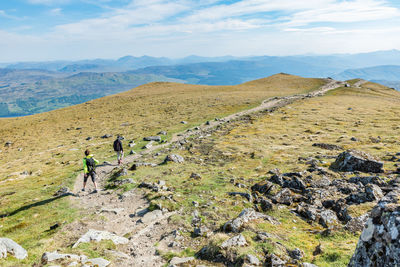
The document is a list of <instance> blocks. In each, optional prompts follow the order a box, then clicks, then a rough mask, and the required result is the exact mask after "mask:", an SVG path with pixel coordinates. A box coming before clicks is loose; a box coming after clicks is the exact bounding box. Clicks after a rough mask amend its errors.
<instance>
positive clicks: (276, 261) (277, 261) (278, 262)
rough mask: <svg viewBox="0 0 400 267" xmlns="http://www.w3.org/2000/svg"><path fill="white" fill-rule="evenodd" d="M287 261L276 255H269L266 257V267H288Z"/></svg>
mask: <svg viewBox="0 0 400 267" xmlns="http://www.w3.org/2000/svg"><path fill="white" fill-rule="evenodd" d="M286 263H287V262H286V261H284V260H282V259H281V258H279V257H278V256H277V255H275V254H268V255H267V256H266V257H265V263H264V266H273V267H275V266H276V267H279V266H286Z"/></svg>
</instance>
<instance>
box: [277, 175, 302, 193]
mask: <svg viewBox="0 0 400 267" xmlns="http://www.w3.org/2000/svg"><path fill="white" fill-rule="evenodd" d="M282 187H284V188H285V187H287V188H290V189H296V190H300V191H304V190H305V189H306V187H307V186H306V184H305V183H304V181H303V180H301V179H300V178H298V177H296V176H293V177H291V179H288V180H284V182H283V185H282Z"/></svg>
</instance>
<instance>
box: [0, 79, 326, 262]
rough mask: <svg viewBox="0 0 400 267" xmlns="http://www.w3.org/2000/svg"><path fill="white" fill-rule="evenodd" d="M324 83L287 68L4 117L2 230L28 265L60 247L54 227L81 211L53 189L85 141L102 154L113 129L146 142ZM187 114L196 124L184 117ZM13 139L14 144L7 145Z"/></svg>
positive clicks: (64, 182) (77, 164)
mask: <svg viewBox="0 0 400 267" xmlns="http://www.w3.org/2000/svg"><path fill="white" fill-rule="evenodd" d="M322 84H324V81H322V80H319V79H304V78H300V77H296V76H290V75H284V74H281V75H275V76H271V77H269V78H266V79H263V80H260V81H257V82H253V83H249V84H243V85H238V86H216V87H213V86H200V85H196V86H193V85H185V84H177V83H151V84H147V85H143V86H140V87H138V88H136V89H134V90H131V91H128V92H124V93H121V94H117V95H113V96H108V97H104V98H101V99H97V100H93V101H90V102H87V103H85V104H80V105H77V106H73V107H68V108H64V109H60V110H56V111H52V112H48V113H42V114H38V115H33V116H27V117H20V118H12V119H0V121H1V123H0V144H2V145H1V146H2V147H1V148H0V149H1V150H2V151H1V152H0V162H4V163H6V164H4V165H3V166H4V167H3V168H1V169H0V184H1V187H0V207H1V208H0V215H1V216H0V236H7V237H9V238H12V239H14V240H15V241H16V242H19V243H20V244H21V245H23V246H24V247H25V248H26V249H27V250H28V251H29V253H30V256H29V258H28V259H27V260H26V261H24V262H23V263H24V264H28V263H32V262H36V261H37V260H38V257H40V256H41V254H42V253H43V251H45V250H49V249H54V247H52V244H53V241H52V239H51V238H52V236H53V235H54V231H49V227H50V226H51V225H54V224H55V223H57V222H59V223H61V224H63V223H68V222H71V221H73V220H76V219H78V218H77V217H76V216H77V213H76V212H75V210H74V209H73V208H72V207H70V205H69V202H68V201H67V200H66V199H65V198H54V197H53V193H54V192H55V191H57V190H58V189H59V188H60V187H61V186H71V184H72V183H73V182H74V179H75V177H76V173H77V172H78V171H80V170H81V164H82V163H81V158H82V151H83V150H84V149H85V148H90V149H91V150H92V151H93V152H94V154H95V155H96V157H97V158H99V159H101V160H106V159H109V158H110V157H111V156H113V152H112V147H111V143H112V140H110V139H102V138H100V137H101V136H103V135H104V134H106V133H108V134H113V135H115V134H122V135H124V136H125V137H126V139H127V140H135V141H136V142H137V143H139V144H140V142H141V139H142V137H143V136H146V135H154V134H156V133H157V132H158V131H160V130H166V131H168V133H169V135H168V137H170V136H171V134H172V133H174V132H178V131H182V130H184V129H186V128H188V127H191V126H194V125H197V124H200V123H201V122H204V121H205V120H208V119H213V118H215V117H219V116H223V115H226V114H231V113H234V112H236V111H239V110H243V109H247V108H249V107H252V106H255V105H257V104H259V103H260V102H261V101H262V100H264V99H265V98H268V97H272V96H282V95H290V94H296V93H302V92H307V91H310V90H314V89H316V88H318V87H320V86H321V85H322ZM183 120H185V121H187V122H188V124H181V123H180V122H181V121H183ZM87 137H92V138H93V139H92V140H91V141H87V140H86V138H87ZM6 142H11V143H12V145H10V146H5V144H6ZM137 147H140V146H139V145H138V146H137ZM11 264H12V262H11Z"/></svg>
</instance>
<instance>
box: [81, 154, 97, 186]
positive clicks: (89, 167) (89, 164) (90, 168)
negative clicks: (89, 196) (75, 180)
mask: <svg viewBox="0 0 400 267" xmlns="http://www.w3.org/2000/svg"><path fill="white" fill-rule="evenodd" d="M97 164H99V161H98V160H96V159H95V158H94V157H93V155H92V154H90V151H89V150H88V149H86V151H85V157H84V158H83V188H82V191H85V187H86V182H87V180H88V178H89V176H90V177H91V178H92V182H93V184H94V191H93V193H97V184H96V165H97Z"/></svg>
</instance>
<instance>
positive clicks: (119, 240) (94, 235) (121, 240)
mask: <svg viewBox="0 0 400 267" xmlns="http://www.w3.org/2000/svg"><path fill="white" fill-rule="evenodd" d="M101 240H111V241H112V242H113V243H114V244H116V245H118V244H127V243H128V242H129V240H128V239H127V238H125V237H121V236H117V235H115V234H112V233H110V232H106V231H98V230H93V229H89V231H88V232H87V233H86V234H84V235H83V236H82V237H81V238H79V240H78V241H77V242H76V243H75V244H74V245H73V246H72V247H73V248H76V247H77V246H78V245H79V244H80V243H88V242H90V241H95V242H99V241H101Z"/></svg>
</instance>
